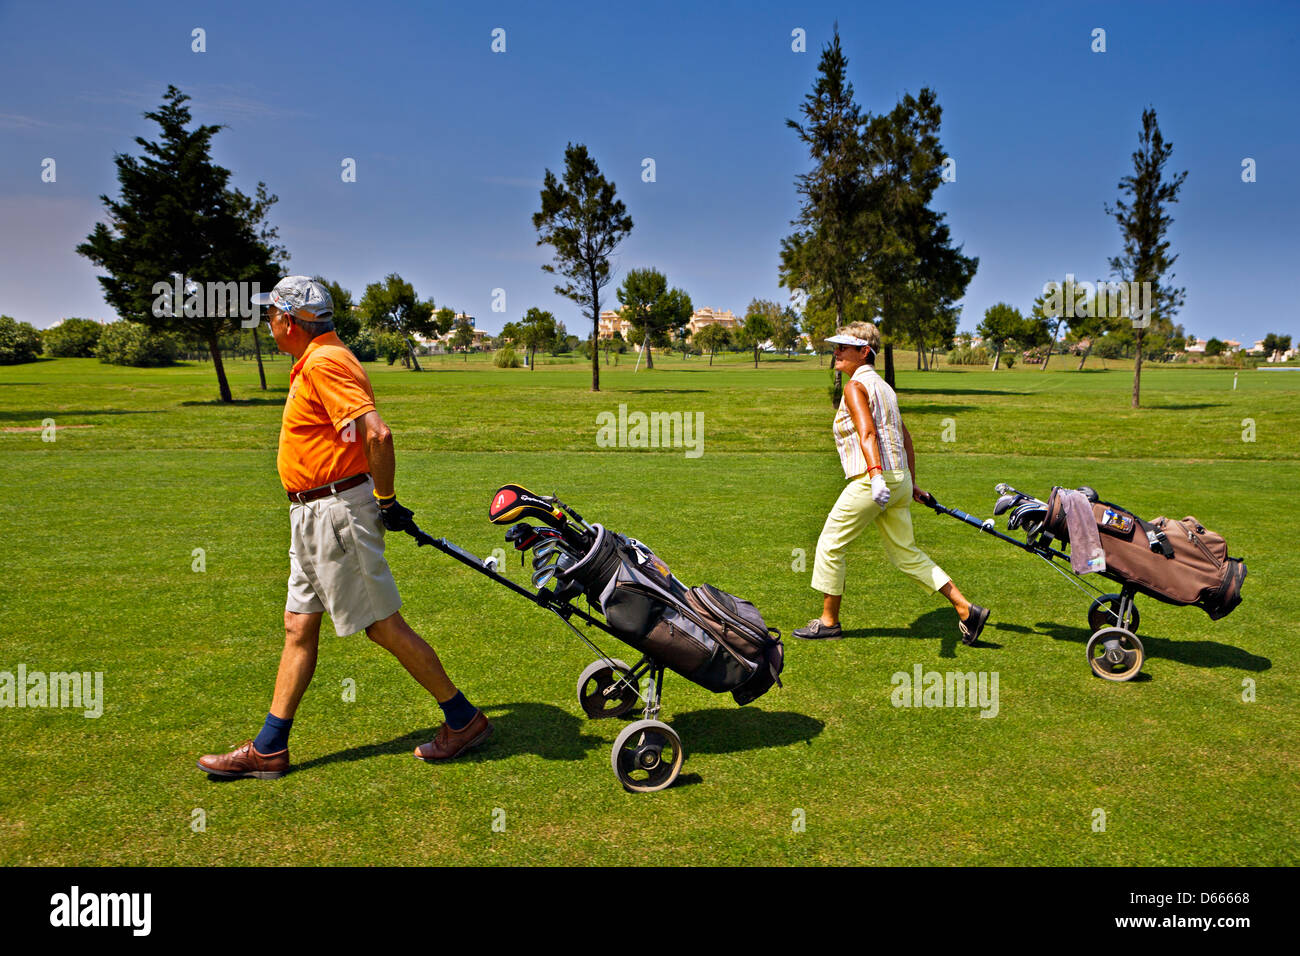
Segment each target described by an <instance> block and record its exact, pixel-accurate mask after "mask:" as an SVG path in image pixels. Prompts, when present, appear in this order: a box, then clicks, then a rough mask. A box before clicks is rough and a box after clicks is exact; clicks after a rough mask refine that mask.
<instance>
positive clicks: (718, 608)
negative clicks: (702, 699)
mask: <svg viewBox="0 0 1300 956" xmlns="http://www.w3.org/2000/svg"><path fill="white" fill-rule="evenodd" d="M686 603H687V604H688V605H689V606H690V608H691V610H693V611H695V613H696V615H697V616H698V617H699V619H700V620H701V621H702V622H703V623H704V624H705V625H706V626H707V627H708V629H709V631H710V633H712V635H713V636H714V637H715V638H716V639H717V640H718V641H720V642H721V643H722V644H723V645H725V646H726V647H727V648H729V649H730V650H732V651H734V652H735V653H736V654H737V655H739V656H740V657H742V658H743V659H744V660H745V661H746V663H747V664H748V665H749V666H750V673H749V676H748V677H747V678H746V679H745V680H744V681H742V682H741V683H740V684H739V685H736V686H734V687H732V688H730V690H731V696H732V697H734V698H735V699H736V703H737V704H740V705H742V706H743V705H745V704H748V703H749V702H750V701H752V700H756V699H757V698H759V697H761V696H763V694H765V693H767V691H768V690H769V689H770V688H771V686H772V685H773V684H776V685H777V686H780V684H781V671H782V669H783V668H784V667H785V647H784V645H782V643H781V632H780V631H777V630H775V629H773V628H769V627H768V626H767V622H766V621H764V620H763V615H762V614H760V613H759V612H758V608H756V607H754V605H753V604H751V603H750V602H749V601H746V600H745V599H744V598H739V597H736V595H734V594H729V593H727V592H726V591H723V590H720V589H718V588H715V587H714V586H713V585H711V584H703V585H700V586H699V587H697V588H691V589H690V590H689V591H688V592H687V593H686Z"/></svg>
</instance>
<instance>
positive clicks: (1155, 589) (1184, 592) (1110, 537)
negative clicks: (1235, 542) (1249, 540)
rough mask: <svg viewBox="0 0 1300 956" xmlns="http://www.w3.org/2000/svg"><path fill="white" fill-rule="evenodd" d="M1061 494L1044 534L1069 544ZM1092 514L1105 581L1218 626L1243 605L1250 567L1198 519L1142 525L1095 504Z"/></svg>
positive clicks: (1056, 491)
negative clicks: (1191, 609) (1190, 610)
mask: <svg viewBox="0 0 1300 956" xmlns="http://www.w3.org/2000/svg"><path fill="white" fill-rule="evenodd" d="M1062 490H1063V489H1061V488H1053V489H1052V494H1051V497H1050V498H1049V499H1048V502H1047V517H1046V520H1045V521H1044V522H1043V530H1044V531H1046V532H1047V533H1048V534H1051V535H1052V536H1053V537H1055V538H1056V539H1057V540H1059V541H1065V542H1068V541H1069V540H1070V533H1069V529H1068V528H1067V526H1066V518H1065V509H1064V508H1063V507H1062V504H1061V492H1062ZM1092 511H1093V517H1094V518H1095V519H1096V522H1097V530H1098V532H1099V533H1100V536H1101V545H1102V550H1103V551H1104V552H1105V555H1106V570H1105V572H1103V573H1104V574H1105V575H1106V577H1108V578H1111V579H1112V580H1115V581H1118V582H1120V583H1126V584H1130V585H1132V587H1133V588H1134V590H1136V591H1137V592H1139V593H1141V594H1146V595H1149V596H1150V597H1153V598H1155V599H1156V600H1158V601H1164V602H1165V603H1166V604H1178V605H1195V606H1196V607H1199V608H1201V609H1202V610H1203V611H1205V613H1206V614H1208V615H1209V616H1210V619H1211V620H1214V621H1217V620H1218V619H1219V618H1221V617H1224V616H1226V615H1227V614H1228V613H1229V612H1230V611H1232V609H1233V608H1235V607H1236V606H1237V605H1238V604H1240V603H1241V584H1242V582H1243V581H1244V580H1245V579H1246V564H1245V562H1244V561H1243V560H1242V559H1240V558H1232V557H1229V556H1228V546H1227V543H1226V542H1225V541H1224V540H1223V535H1220V534H1215V533H1214V532H1213V531H1210V530H1208V529H1206V528H1204V527H1202V525H1201V523H1200V522H1199V521H1197V520H1196V519H1195V518H1194V517H1192V516H1190V515H1189V516H1187V517H1186V518H1183V519H1181V520H1178V521H1176V520H1174V519H1173V518H1166V517H1164V516H1163V515H1162V516H1161V517H1159V518H1154V519H1152V520H1151V521H1143V520H1142V519H1141V518H1139V517H1138V516H1137V515H1135V514H1133V513H1132V512H1131V511H1127V510H1125V509H1124V508H1121V507H1119V506H1118V505H1114V504H1111V503H1110V502H1107V501H1093V502H1092Z"/></svg>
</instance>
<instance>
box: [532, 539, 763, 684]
mask: <svg viewBox="0 0 1300 956" xmlns="http://www.w3.org/2000/svg"><path fill="white" fill-rule="evenodd" d="M591 527H592V529H593V530H594V531H595V540H594V542H593V543H592V544H591V547H590V549H589V550H588V551H587V553H586V554H585V555H583V556H582V557H581V558H580V559H579V560H578V562H577V563H576V564H573V565H571V566H569V567H567V568H561V569H560V570H558V571H557V573H556V575H555V592H556V596H557V598H560V599H561V600H564V599H567V598H572V597H577V596H578V595H579V594H585V595H586V598H587V601H588V602H589V603H590V604H591V605H592V607H594V608H596V609H597V610H599V611H600V612H601V613H602V614H603V615H604V616H605V622H606V623H607V624H608V625H609V628H610V630H611V631H612V632H613V634H614V635H615V636H616V637H618V638H619V640H621V641H624V642H625V643H627V644H630V645H631V646H632V647H634V648H636V649H637V650H639V651H641V652H642V653H644V654H647V655H649V656H650V657H652V658H654V659H655V660H657V661H659V662H660V663H662V664H663V665H665V666H666V667H668V668H669V669H670V670H673V671H675V672H677V673H678V674H681V675H682V676H683V677H685V678H686V679H687V680H690V681H692V682H694V683H696V684H699V685H700V686H701V687H704V688H706V689H707V690H711V691H713V692H715V693H721V692H723V691H730V692H731V695H732V697H734V698H735V700H736V703H738V704H747V703H749V702H750V701H752V700H756V699H757V698H759V697H761V696H762V695H763V694H764V693H766V692H767V690H768V689H769V688H770V687H771V686H772V684H773V683H775V684H777V685H779V684H780V674H781V670H782V667H783V666H784V663H785V649H784V645H783V644H782V643H781V632H780V631H778V630H776V629H774V628H769V627H768V626H767V624H766V622H764V620H763V616H762V614H760V613H759V612H758V609H757V608H756V607H754V605H753V604H751V603H749V602H748V601H746V600H743V599H742V598H738V597H736V596H735V595H733V594H728V593H727V592H726V591H722V590H720V589H718V588H715V587H713V586H712V585H709V584H704V585H700V586H699V587H693V588H687V587H686V586H684V585H683V584H682V583H681V582H680V581H678V580H677V578H675V577H674V576H673V574H672V572H671V571H669V569H668V566H667V565H666V564H665V563H664V562H663V561H662V560H660V559H659V558H658V557H657V556H656V555H655V554H654V552H652V551H651V550H650V549H649V548H647V547H646V546H645V545H644V544H642V543H641V542H639V541H637V540H636V539H635V538H628V537H625V536H623V535H621V534H617V533H615V532H613V531H610V530H609V529H608V528H604V527H602V526H601V525H598V524H597V525H592V526H591Z"/></svg>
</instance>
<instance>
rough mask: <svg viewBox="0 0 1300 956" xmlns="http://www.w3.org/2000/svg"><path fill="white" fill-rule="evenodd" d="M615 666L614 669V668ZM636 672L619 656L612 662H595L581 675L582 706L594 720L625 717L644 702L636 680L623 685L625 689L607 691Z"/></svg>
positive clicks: (580, 701)
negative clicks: (611, 665)
mask: <svg viewBox="0 0 1300 956" xmlns="http://www.w3.org/2000/svg"><path fill="white" fill-rule="evenodd" d="M610 664H613V665H614V666H613V667H610ZM631 673H632V668H630V667H628V666H627V664H625V663H623V662H622V661H620V660H619V659H618V658H616V657H611V658H610V659H609V661H603V660H600V661H592V662H591V663H590V664H588V665H587V667H586V669H585V670H583V672H582V673H581V674H579V675H578V704H579V705H581V707H582V712H583V713H584V714H586V715H587V716H588V717H590V718H591V719H592V720H602V719H604V718H606V717H622V716H623V715H624V714H626V713H629V712H630V711H632V710H634V709H635V708H636V706H637V704H639V703H641V697H640V695H639V694H638V693H637V686H636V682H635V681H631V680H628V681H626V682H625V683H623V687H622V689H621V690H614V691H611V692H610V693H608V694H606V693H605V692H606V691H607V690H609V689H610V688H612V687H614V685H615V684H618V683H619V682H621V681H624V678H627V677H628V675H630V674H631Z"/></svg>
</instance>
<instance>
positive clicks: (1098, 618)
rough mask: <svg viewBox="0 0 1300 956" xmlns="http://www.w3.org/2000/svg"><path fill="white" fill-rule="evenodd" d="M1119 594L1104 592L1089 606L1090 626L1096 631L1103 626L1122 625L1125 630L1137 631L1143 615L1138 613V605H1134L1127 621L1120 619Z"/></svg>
mask: <svg viewBox="0 0 1300 956" xmlns="http://www.w3.org/2000/svg"><path fill="white" fill-rule="evenodd" d="M1119 600H1120V598H1119V595H1118V594H1103V595H1102V596H1101V597H1099V598H1097V599H1096V600H1094V601H1093V602H1092V606H1091V607H1089V608H1088V626H1089V627H1090V628H1092V629H1093V630H1094V631H1100V630H1101V629H1102V628H1103V627H1122V628H1124V629H1125V630H1128V631H1132V632H1133V633H1134V634H1136V633H1137V629H1138V622H1139V621H1140V620H1142V616H1141V615H1140V614H1138V609H1137V605H1136V604H1134V605H1133V610H1132V611H1131V612H1130V613H1129V619H1128V620H1127V621H1121V620H1120V619H1119Z"/></svg>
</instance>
